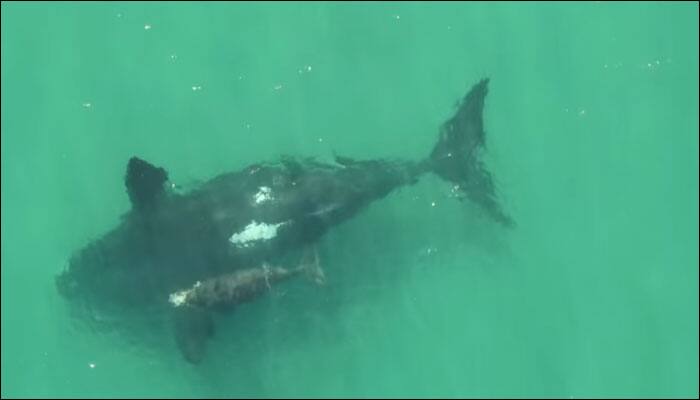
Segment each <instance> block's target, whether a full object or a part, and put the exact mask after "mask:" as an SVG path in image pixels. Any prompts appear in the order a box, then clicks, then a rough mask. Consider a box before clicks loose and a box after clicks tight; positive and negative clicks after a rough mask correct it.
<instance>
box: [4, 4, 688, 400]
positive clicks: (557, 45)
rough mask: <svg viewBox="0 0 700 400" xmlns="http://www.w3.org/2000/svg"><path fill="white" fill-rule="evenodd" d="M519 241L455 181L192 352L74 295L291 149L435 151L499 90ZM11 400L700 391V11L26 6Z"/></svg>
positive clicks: (9, 93)
mask: <svg viewBox="0 0 700 400" xmlns="http://www.w3.org/2000/svg"><path fill="white" fill-rule="evenodd" d="M485 76H488V77H490V78H491V85H490V92H489V96H488V98H487V100H486V111H485V124H486V129H487V135H488V136H487V143H488V149H489V153H488V157H487V163H488V165H489V167H490V169H491V170H492V172H493V173H494V175H495V176H496V178H497V180H498V186H499V189H500V193H501V197H502V198H503V204H504V207H505V209H506V210H508V211H509V212H510V213H511V214H512V216H513V217H514V219H515V221H516V223H517V226H516V227H515V228H514V229H503V228H501V227H499V226H497V225H495V224H493V223H491V222H490V221H488V220H487V219H486V218H484V217H483V215H482V213H481V212H480V210H479V209H477V208H475V207H473V206H470V205H468V204H463V203H459V202H456V201H454V199H452V198H450V187H449V186H448V185H446V184H445V183H444V182H442V181H440V180H439V179H438V178H435V177H432V176H429V177H425V178H424V179H422V180H421V181H420V182H419V183H418V184H417V185H415V186H412V187H408V188H404V189H402V190H400V191H397V192H395V193H393V194H392V195H390V196H389V197H387V198H386V199H384V200H382V201H380V202H377V203H375V204H373V205H372V206H370V207H369V208H368V209H367V210H366V211H365V212H363V213H362V214H360V215H359V216H357V217H356V218H354V219H352V220H350V221H349V222H347V223H345V224H343V225H341V226H339V227H337V228H336V229H334V230H333V231H331V232H330V233H329V234H328V235H327V236H325V237H324V239H323V240H322V242H321V243H320V246H319V251H320V254H321V258H322V263H323V265H324V268H325V270H326V274H327V277H328V284H327V285H326V286H325V287H323V288H315V287H312V286H311V285H309V284H308V283H307V282H304V281H303V280H300V281H298V282H293V283H290V284H289V285H286V286H284V287H283V288H282V289H281V290H278V291H275V292H274V293H273V294H272V295H270V296H267V297H265V298H262V299H260V300H259V301H257V302H255V303H253V304H250V305H247V306H245V307H241V309H240V310H238V311H237V312H236V313H235V314H234V315H231V316H229V317H227V318H225V319H222V320H221V321H220V323H219V325H220V327H219V330H218V332H217V336H216V337H215V338H214V340H213V342H212V344H211V345H210V354H209V356H208V358H207V359H206V360H205V362H203V363H202V364H201V365H199V366H196V367H194V366H191V365H189V364H186V363H184V362H183V361H182V359H181V357H180V355H179V354H178V351H177V348H176V346H175V344H174V341H173V340H172V338H171V336H170V335H169V333H168V332H167V331H166V330H164V329H160V328H157V327H156V328H153V329H151V328H150V326H149V325H148V324H147V323H142V322H143V321H134V322H133V323H134V324H135V325H137V326H140V327H141V329H137V330H138V331H139V333H138V334H136V333H119V332H112V331H108V332H101V331H95V330H91V329H86V328H85V327H84V326H80V325H79V324H75V323H74V322H73V321H71V318H70V316H69V314H68V311H67V307H66V305H65V304H64V301H63V299H62V298H60V297H59V295H58V293H57V292H56V289H55V286H54V282H53V278H54V275H55V274H56V273H58V272H59V271H61V269H62V268H63V265H64V264H65V262H66V260H67V258H68V257H69V256H70V254H71V252H73V251H74V250H76V249H77V248H80V247H81V246H83V245H85V243H87V242H88V241H89V240H92V239H94V238H96V237H98V236H99V235H100V234H101V233H103V232H104V231H106V230H107V229H110V228H111V227H113V226H114V225H115V224H116V223H117V222H118V219H119V216H120V215H121V214H122V213H123V212H125V211H126V210H128V208H129V200H128V197H127V196H126V193H125V192H124V186H123V175H124V169H125V166H126V161H127V160H128V159H129V157H131V156H132V155H138V156H140V157H142V158H145V159H147V160H149V161H152V162H154V163H156V164H157V165H162V166H164V167H165V168H167V169H168V171H169V173H170V177H171V178H172V179H173V180H174V181H176V182H178V183H179V184H181V185H183V186H185V187H196V185H197V183H198V182H201V181H204V180H206V179H208V178H211V177H213V176H214V175H216V174H218V173H220V172H222V171H229V170H236V169H239V168H242V167H244V166H246V165H248V164H250V163H252V162H255V161H259V160H265V159H272V158H274V157H276V156H277V155H279V154H281V153H286V154H292V155H314V156H318V157H319V158H321V159H324V158H329V157H331V156H332V154H333V152H334V151H335V152H338V153H340V154H343V155H349V156H353V157H360V158H375V157H394V158H399V157H400V158H407V159H419V158H421V157H424V156H425V155H426V154H427V153H428V152H429V150H430V148H431V146H432V145H433V143H434V141H435V140H436V135H437V129H438V127H439V125H440V124H441V123H442V122H443V121H444V120H445V119H446V118H448V117H449V116H450V115H451V112H453V110H454V109H453V106H454V103H455V101H456V100H457V99H458V98H459V97H460V96H462V95H463V94H464V93H465V92H466V90H467V89H468V88H469V87H470V86H471V85H472V84H473V83H475V82H476V81H478V80H479V79H480V78H482V77H485ZM1 220H2V252H1V256H2V268H1V272H2V279H1V282H2V351H1V352H0V354H2V385H1V392H2V393H1V394H2V397H30V396H39V397H56V396H58V397H69V396H76V397H89V396H100V397H117V396H129V397H134V396H147V397H155V396H172V397H195V396H197V397H202V396H214V397H239V396H255V397H271V396H284V397H298V396H314V397H319V396H335V397H337V396H350V397H367V396H419V397H428V396H429V397H437V396H446V397H475V396H479V397H494V396H518V397H536V396H543V397H574V398H576V397H587V396H593V397H604V396H614V397H622V396H625V397H630V396H634V397H636V396H640V397H653V396H670V397H697V396H698V245H697V243H698V5H697V3H600V2H595V3H573V4H558V3H546V4H545V3H540V4H532V3H531V4H519V3H517V4H516V3H497V4H482V3H467V4H454V3H438V4H433V3H430V4H427V3H376V4H367V3H364V4H344V3H313V4H299V3H296V4H295V3H264V4H257V3H250V4H247V3H246V4H239V3H235V4H231V3H225V4H224V3H216V4H211V3H209V4H206V3H197V4H195V3H177V4H175V3H170V4H168V3H157V4H140V3H108V4H101V3H90V4H83V3H80V4H78V3H63V4H56V3H24V2H22V3H19V2H16V3H8V2H3V3H2V219H1Z"/></svg>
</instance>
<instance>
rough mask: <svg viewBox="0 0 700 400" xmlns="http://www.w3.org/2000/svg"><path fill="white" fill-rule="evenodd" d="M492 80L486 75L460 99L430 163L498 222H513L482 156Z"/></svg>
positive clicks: (433, 168)
mask: <svg viewBox="0 0 700 400" xmlns="http://www.w3.org/2000/svg"><path fill="white" fill-rule="evenodd" d="M488 82H489V80H488V79H483V80H481V81H480V82H479V83H477V84H476V85H474V86H473V87H472V88H471V90H470V91H469V93H467V95H466V96H464V98H463V99H462V101H461V102H460V103H459V106H458V108H457V112H456V113H455V114H454V115H453V116H452V117H451V118H450V119H449V120H447V121H446V122H445V123H444V124H443V125H442V127H441V128H440V134H439V137H438V142H437V144H436V145H435V147H434V148H433V150H432V152H431V153H430V157H429V160H428V164H429V165H430V169H431V170H432V171H433V172H434V173H436V174H437V175H438V176H440V177H441V178H442V179H445V180H447V181H449V182H450V183H452V184H453V185H454V190H455V191H457V192H459V194H460V195H462V197H466V198H468V199H470V200H471V201H473V202H474V203H476V204H478V205H479V206H481V207H482V208H483V209H484V210H485V211H486V212H487V213H488V214H489V216H491V217H492V218H493V219H494V220H496V221H497V222H499V223H501V224H503V225H505V226H513V225H514V222H513V220H512V218H511V217H510V216H508V215H507V214H506V213H505V212H504V211H503V210H502V209H501V206H500V204H499V202H498V197H497V194H496V188H495V184H494V179H493V175H492V174H491V172H489V170H488V169H486V166H485V164H484V163H483V161H482V160H481V156H482V153H483V151H484V148H485V140H484V138H485V133H484V122H483V110H484V99H485V97H486V94H487V93H488Z"/></svg>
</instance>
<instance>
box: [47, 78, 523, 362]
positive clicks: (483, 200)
mask: <svg viewBox="0 0 700 400" xmlns="http://www.w3.org/2000/svg"><path fill="white" fill-rule="evenodd" d="M488 84H489V80H488V79H482V80H480V81H479V82H477V83H476V84H475V85H473V86H472V87H471V88H470V90H469V91H468V92H467V94H466V95H465V96H464V97H463V98H461V99H460V100H459V101H458V102H457V104H456V110H455V111H454V113H453V115H452V116H451V117H450V118H449V119H447V120H446V121H445V122H444V123H443V124H442V125H441V126H440V127H439V129H438V133H437V141H436V143H435V144H434V146H433V147H432V149H430V151H426V156H425V157H424V158H423V159H419V160H395V159H369V160H367V159H356V158H351V157H346V156H340V155H335V156H334V158H333V161H332V162H322V161H319V160H317V159H316V158H313V157H300V156H289V155H286V156H281V157H279V158H277V159H274V160H270V161H262V162H257V163H253V164H251V165H247V166H245V167H243V168H241V169H239V170H235V171H230V172H224V173H221V174H219V175H217V176H215V177H213V178H212V179H210V180H208V181H206V182H204V183H202V184H200V185H198V186H197V187H195V188H193V189H191V190H189V191H186V192H182V191H178V190H174V189H173V187H174V184H173V183H172V182H171V181H170V180H169V174H168V172H167V170H166V169H165V168H163V167H160V166H156V165H154V164H152V163H151V162H148V161H146V160H144V159H142V158H139V157H137V156H134V157H131V158H130V159H129V160H128V162H127V165H126V173H125V175H124V185H125V189H126V194H127V195H128V198H129V201H130V205H131V206H130V208H129V210H127V211H126V212H125V213H124V214H123V215H122V216H121V217H120V219H119V221H118V224H116V226H114V227H113V228H112V229H110V230H109V231H107V232H105V233H104V234H102V235H101V236H99V237H97V238H96V239H95V240H91V241H90V242H88V243H86V244H85V246H83V247H82V248H80V249H77V250H76V251H74V252H73V253H72V254H71V255H70V256H69V257H68V262H67V263H66V265H65V266H64V268H63V269H62V270H61V271H60V272H59V273H58V274H57V275H56V277H55V282H56V287H57V290H58V292H59V293H60V295H61V296H62V297H63V298H64V299H66V301H67V302H68V303H69V304H70V306H71V307H72V308H73V309H74V310H90V311H91V312H94V310H101V309H109V310H111V311H113V312H122V313H128V312H130V311H133V310H138V311H140V312H148V313H170V314H172V315H173V321H175V322H174V323H173V331H174V336H175V338H176V341H177V343H178V346H179V348H180V351H181V353H182V354H183V356H184V357H185V359H186V360H187V361H189V362H191V363H194V364H196V363H199V362H201V360H203V359H204V355H205V354H206V347H207V346H206V343H207V341H208V340H209V338H210V337H211V336H212V334H213V332H214V325H213V321H212V318H211V313H212V312H214V311H213V309H214V308H216V307H213V306H212V305H222V304H229V305H230V304H232V303H236V302H235V301H233V300H232V297H231V296H232V295H231V293H232V292H231V291H230V290H229V291H228V292H227V291H226V290H224V291H221V293H223V296H224V297H223V298H219V299H216V298H210V299H209V301H199V302H195V301H193V300H191V301H188V302H184V304H179V305H178V306H176V305H175V304H173V295H174V294H178V293H182V291H183V290H187V288H190V290H193V289H194V288H195V286H196V285H197V283H198V282H201V283H206V284H204V286H201V288H200V289H197V291H195V292H192V293H204V292H203V290H204V289H205V288H209V289H210V288H212V287H214V286H215V285H223V286H224V287H229V289H230V288H232V287H234V288H237V290H239V292H240V290H243V291H245V289H246V288H247V287H246V286H245V284H246V282H248V284H251V285H252V283H250V282H252V281H250V280H249V281H245V279H243V278H244V277H246V276H248V278H250V274H251V273H252V272H250V271H256V272H255V273H254V275H255V274H257V275H255V276H257V277H258V278H259V277H260V276H268V275H265V274H267V273H270V270H269V269H268V270H265V271H267V272H265V273H263V272H261V271H263V270H262V269H261V268H263V266H267V265H281V266H282V267H280V268H281V269H276V270H274V271H276V275H275V276H279V277H282V276H285V277H286V276H288V275H290V274H291V272H290V271H291V270H292V269H291V268H287V269H285V267H284V266H289V265H291V263H294V262H295V261H293V258H294V257H296V255H298V254H299V252H306V251H308V249H309V248H313V246H315V245H316V244H317V243H318V242H319V240H320V239H321V238H322V237H323V236H324V235H325V234H326V233H327V232H328V231H329V230H330V229H332V228H333V227H335V226H338V225H339V224H342V223H343V222H344V221H347V220H348V219H350V218H353V217H354V216H356V215H358V213H360V212H362V210H364V209H366V208H367V206H368V205H369V204H371V203H373V202H376V201H378V200H380V199H382V198H385V197H386V196H387V195H389V194H390V193H392V192H393V191H395V190H396V189H398V188H401V187H404V186H410V185H413V184H415V183H416V182H418V181H419V179H420V178H421V177H423V176H425V175H426V174H435V175H437V176H438V177H440V178H441V179H443V180H444V181H446V182H447V183H448V184H449V185H451V187H452V191H453V192H455V193H457V194H458V196H457V197H458V199H459V200H460V201H470V202H473V203H475V204H476V205H478V208H479V209H480V210H482V211H483V213H484V214H485V215H487V216H488V217H490V219H492V220H493V221H495V223H497V224H500V225H502V226H505V227H512V226H513V225H514V221H513V218H512V217H511V216H510V215H509V214H508V213H506V212H505V211H504V210H503V207H502V206H501V204H500V201H499V196H498V194H497V190H496V184H495V179H494V177H493V175H492V174H491V172H490V171H489V170H488V168H487V166H486V164H485V162H484V161H483V158H484V154H485V149H486V146H485V144H486V143H485V142H486V135H485V130H484V119H483V111H484V104H485V98H486V95H487V93H488ZM245 271H247V274H248V275H246V272H245ZM295 271H296V270H295ZM241 282H243V283H241ZM256 282H257V283H256V284H259V279H258V280H257V281H256ZM237 285H238V286H237ZM241 285H242V286H241ZM197 287H200V286H197ZM258 289H259V288H258V287H256V290H258ZM231 290H232V289H231ZM208 293H209V295H211V293H213V292H212V291H211V290H209V291H208ZM227 293H228V294H227ZM255 293H258V292H257V291H256V292H255ZM226 296H228V297H226ZM195 297H196V296H194V294H193V297H192V299H194V298H195ZM253 297H256V296H253ZM175 298H176V299H177V297H175ZM207 304H209V305H210V306H212V307H209V306H207Z"/></svg>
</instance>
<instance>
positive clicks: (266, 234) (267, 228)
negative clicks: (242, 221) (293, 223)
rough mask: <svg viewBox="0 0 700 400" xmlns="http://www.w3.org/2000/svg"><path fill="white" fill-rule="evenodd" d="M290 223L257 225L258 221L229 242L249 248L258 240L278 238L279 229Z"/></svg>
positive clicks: (234, 235) (235, 235) (235, 234)
mask: <svg viewBox="0 0 700 400" xmlns="http://www.w3.org/2000/svg"><path fill="white" fill-rule="evenodd" d="M288 223H289V222H280V223H278V224H272V225H270V224H266V223H264V222H263V223H257V222H256V221H251V223H249V224H248V225H246V227H245V228H244V229H243V230H242V231H240V232H237V233H234V234H233V235H231V237H230V238H229V239H228V241H229V242H231V243H233V244H235V245H237V246H238V247H249V246H250V245H251V244H252V243H251V242H254V241H256V240H269V239H272V238H274V237H275V236H277V229H278V228H279V227H280V226H282V225H286V224H288Z"/></svg>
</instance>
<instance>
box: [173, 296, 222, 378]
mask: <svg viewBox="0 0 700 400" xmlns="http://www.w3.org/2000/svg"><path fill="white" fill-rule="evenodd" d="M174 312H175V314H174V315H173V317H174V327H173V328H174V333H175V342H176V343H177V347H178V348H179V349H180V353H181V354H182V356H183V357H184V358H185V360H187V361H188V362H189V363H191V364H199V363H200V362H201V361H202V360H203V359H204V356H205V355H206V350H207V342H208V341H209V339H210V338H211V337H212V336H213V335H214V320H213V319H212V316H211V312H209V311H207V310H202V309H198V308H194V307H182V308H178V309H177V310H175V311H174Z"/></svg>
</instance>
